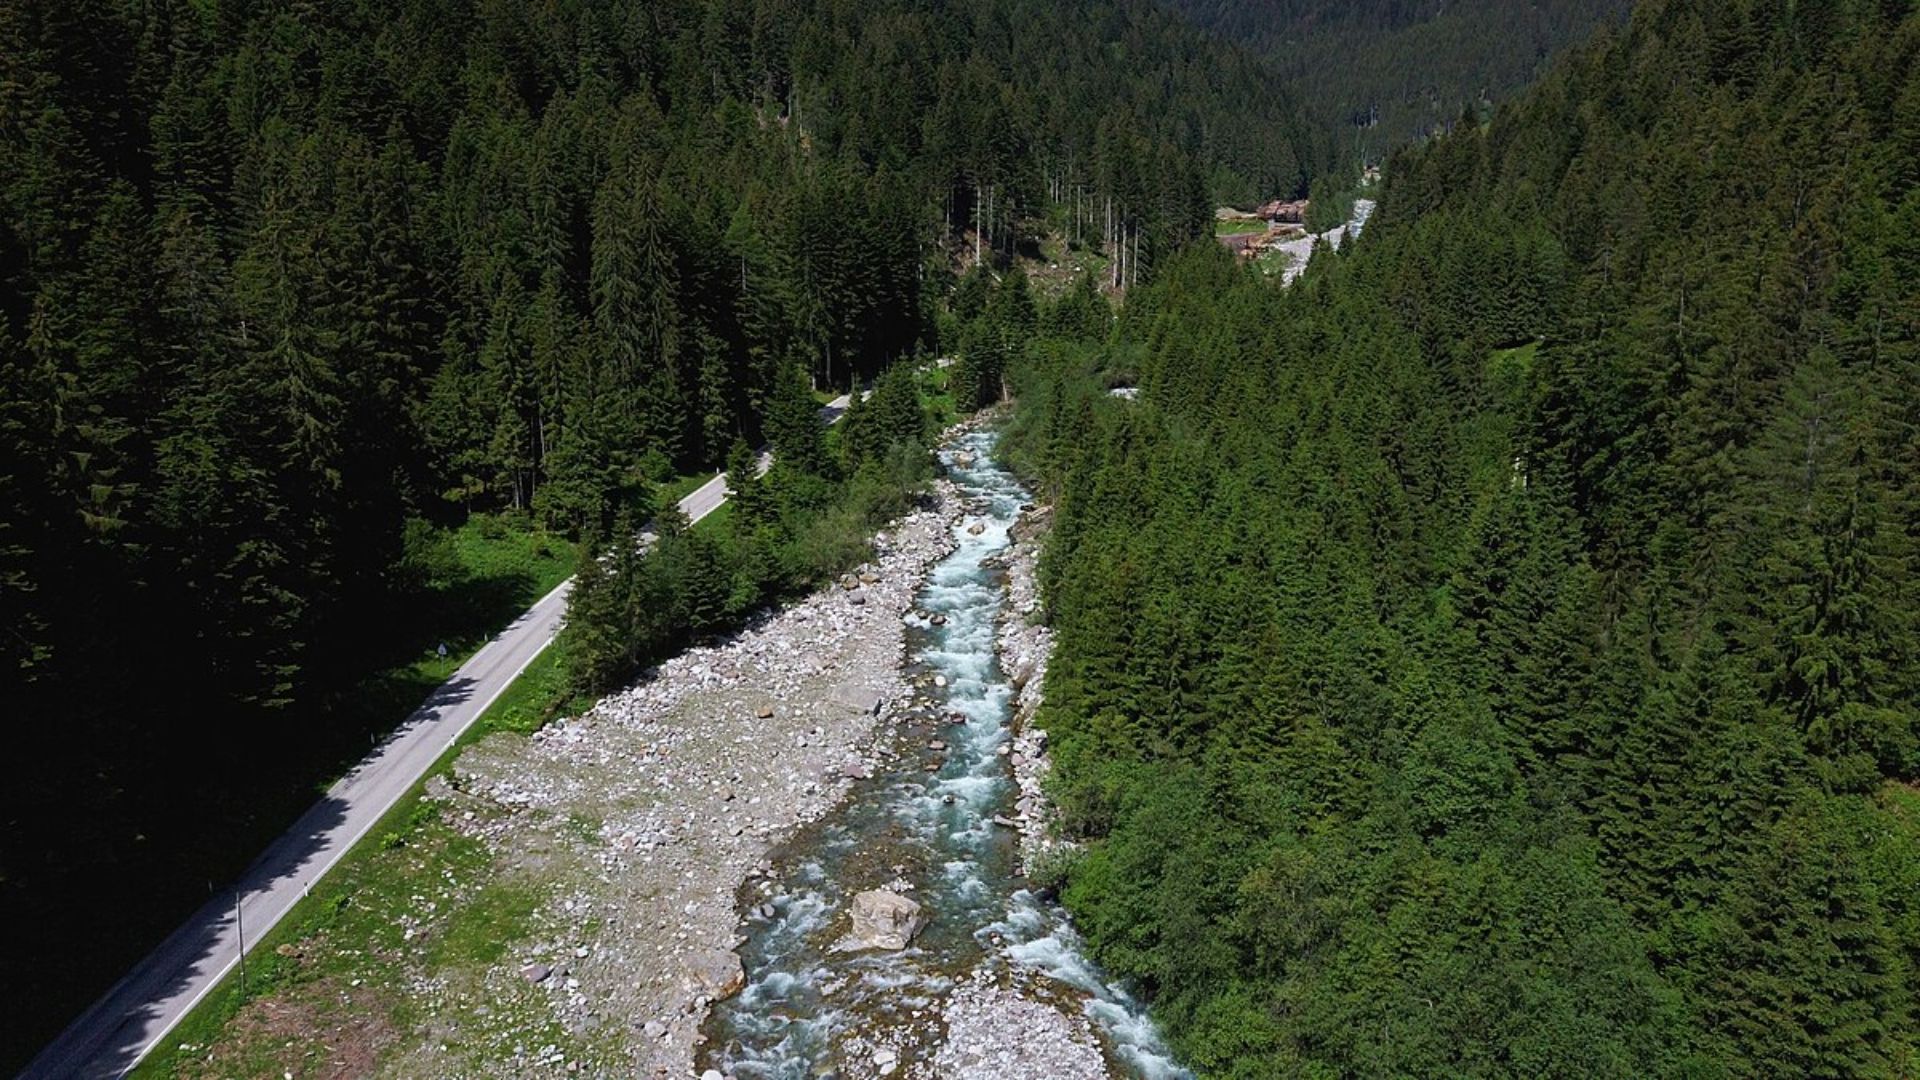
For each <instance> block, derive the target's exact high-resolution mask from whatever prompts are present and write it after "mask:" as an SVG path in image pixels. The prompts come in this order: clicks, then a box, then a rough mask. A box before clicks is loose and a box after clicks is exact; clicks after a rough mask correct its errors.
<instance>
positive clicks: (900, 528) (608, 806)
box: [387, 481, 959, 1077]
mask: <svg viewBox="0 0 1920 1080" xmlns="http://www.w3.org/2000/svg"><path fill="white" fill-rule="evenodd" d="M958 510H959V508H958V507H957V505H956V504H955V499H954V495H953V491H952V488H951V485H949V484H947V483H946V482H944V481H942V482H940V483H938V484H936V486H935V490H934V493H933V498H932V504H931V505H930V506H929V507H928V508H926V509H923V510H920V511H918V512H915V513H913V514H911V515H909V516H908V517H907V518H905V519H903V520H902V521H900V522H898V523H897V524H896V526H895V527H894V528H892V529H890V530H888V531H886V532H884V533H882V534H881V535H879V536H876V537H875V539H874V549H875V552H876V557H875V558H874V559H873V560H872V561H871V562H870V563H869V564H867V565H866V566H863V567H861V568H860V569H859V570H858V571H856V572H855V574H854V575H852V576H850V577H849V578H848V579H845V580H843V581H842V582H840V583H838V584H837V585H836V586H834V587H829V588H826V589H823V590H821V591H819V592H817V593H815V594H814V595H812V596H811V597H809V598H807V599H806V600H804V601H802V602H800V603H797V604H794V605H792V606H790V607H788V608H786V609H784V610H782V611H779V612H778V613H775V614H772V615H770V616H768V617H766V618H765V619H764V620H762V621H761V622H760V623H759V624H758V625H756V626H754V627H752V628H750V629H748V630H746V631H744V632H742V633H740V634H738V635H737V636H735V637H734V638H732V639H730V640H728V641H726V642H725V643H723V644H719V645H715V646H711V647H703V648H696V649H692V650H690V651H688V652H687V653H685V654H683V655H681V656H679V657H676V658H674V659H673V660H671V661H668V662H667V663H665V664H662V665H661V666H660V667H659V669H657V670H656V671H655V672H654V673H652V674H650V675H649V676H648V677H646V678H644V679H642V680H641V681H640V682H639V683H637V684H636V685H635V686H633V687H631V688H629V689H628V690H626V691H623V692H621V693H619V694H615V695H613V696H611V697H609V698H607V699H605V700H604V701H602V702H600V703H599V704H598V705H597V706H596V707H595V708H593V709H592V710H591V711H589V712H588V713H587V714H585V715H583V716H581V717H579V718H577V719H573V720H569V721H566V722H564V723H556V724H553V725H551V726H549V727H548V728H546V729H544V730H543V731H541V732H539V733H537V734H536V735H534V736H533V737H532V738H530V739H516V738H510V737H501V738H496V739H491V740H488V741H486V742H483V743H481V744H479V745H477V746H475V747H474V748H472V749H471V750H469V751H468V752H467V753H466V754H464V755H463V756H462V757H461V758H460V760H459V761H458V762H457V763H456V765H455V767H454V770H453V776H452V780H451V782H450V783H445V784H441V785H437V786H436V788H435V790H434V791H433V794H434V796H435V797H436V798H438V799H439V800H440V801H441V802H442V803H443V804H444V806H445V809H446V811H447V816H448V817H449V819H450V820H452V821H454V822H456V823H457V827H458V828H460V830H461V831H462V832H464V833H466V834H467V835H468V836H470V837H473V838H475V839H478V840H480V841H481V842H483V843H484V844H485V845H486V846H487V847H488V848H489V849H490V850H491V852H492V853H493V855H494V857H495V859H496V860H497V862H498V864H499V865H500V867H501V873H502V874H503V875H506V876H507V877H509V878H518V879H523V880H525V881H526V882H527V883H528V884H529V886H530V887H532V888H536V889H538V890H540V895H541V901H540V905H539V910H538V912H537V913H536V917H535V918H534V920H533V922H534V924H535V925H537V926H538V928H539V931H538V933H537V934H535V935H533V936H532V937H531V938H530V939H528V940H524V941H521V942H519V943H517V944H515V945H513V946H512V947H511V948H510V950H509V951H508V953H507V954H506V955H504V956H502V957H500V959H499V960H498V962H497V963H496V964H494V965H493V966H492V968H491V969H490V970H487V971H485V972H484V973H482V974H481V975H480V976H479V977H477V978H469V979H461V980H457V981H455V982H452V983H447V982H437V983H436V982H427V983H423V985H420V986H416V987H413V988H412V996H413V997H414V998H415V999H416V1000H417V1001H418V1003H419V1004H420V1006H421V1008H422V1009H423V1011H425V1012H426V1013H427V1014H428V1019H427V1020H426V1022H425V1023H424V1024H423V1027H424V1028H425V1029H426V1030H428V1031H430V1032H431V1035H430V1037H429V1038H427V1039H425V1040H422V1041H420V1042H419V1044H418V1045H416V1046H415V1047H413V1048H412V1049H411V1050H410V1051H409V1052H408V1053H407V1054H406V1055H405V1056H403V1057H402V1058H400V1059H399V1060H396V1061H394V1062H392V1064H391V1067H390V1068H389V1069H388V1070H387V1071H388V1072H389V1073H390V1074H391V1075H397V1076H398V1075H405V1076H449V1075H461V1076H473V1075H493V1076H532V1075H568V1074H584V1075H607V1074H611V1073H618V1074H621V1075H639V1076H674V1077H681V1076H686V1075H688V1074H689V1069H690V1062H691V1061H692V1058H693V1053H694V1048H695V1046H696V1041H697V1040H698V1039H699V1037H700V1035H699V1028H700V1023H701V1021H702V1019H703V1018H704V1016H705V1013H706V1009H707V1006H708V1004H709V1003H710V1001H711V1000H713V999H714V998H717V997H720V996H724V995H726V994H728V993H731V992H733V991H734V990H736V989H738V987H739V985H740V981H741V978H742V974H741V968H740V962H739V960H738V958H737V956H736V955H735V953H734V951H733V950H734V949H735V948H736V947H737V946H738V944H739V940H738V938H737V937H736V936H735V935H736V933H737V931H738V927H739V917H738V913H737V912H736V910H735V902H734V901H735V895H736V890H737V888H738V886H739V885H740V884H741V883H742V882H743V881H746V880H750V879H751V878H752V877H753V876H754V875H755V874H756V873H762V872H764V871H765V869H766V867H767V862H766V859H767V855H768V853H769V851H771V850H772V848H773V847H774V846H775V845H776V844H778V843H779V842H780V841H781V840H782V839H784V838H785V837H786V836H788V835H789V834H790V833H791V832H792V831H793V830H794V829H795V828H796V827H797V826H799V825H800V824H802V823H804V822H807V821H810V820H813V819H815V818H817V817H819V816H820V815H821V814H823V813H824V812H825V811H826V810H827V809H828V808H830V807H831V806H832V805H833V804H834V803H835V802H837V801H838V800H839V799H840V798H841V797H842V795H843V794H844V791H845V789H846V787H847V785H848V783H849V782H850V780H851V779H852V778H854V777H858V776H863V775H866V774H868V773H869V772H870V771H871V770H872V769H874V768H875V767H876V765H878V764H880V763H881V761H883V760H884V759H885V757H886V756H887V755H888V754H889V753H890V751H889V750H888V749H887V744H888V743H889V742H890V740H889V739H888V738H887V737H886V735H885V733H884V725H885V723H886V721H887V719H888V718H889V716H890V714H891V712H892V710H893V708H894V707H895V706H896V705H897V704H899V703H900V702H901V701H902V700H903V699H904V697H905V695H906V694H907V692H908V687H907V686H906V684H905V682H904V680H903V679H902V677H901V675H900V664H901V660H902V651H903V647H904V646H903V640H904V639H903V635H902V617H903V615H904V614H905V613H906V611H907V610H908V607H909V604H910V602H911V601H912V599H913V596H914V593H915V591H916V590H917V589H918V588H919V587H920V584H921V581H922V579H923V577H924V575H925V573H926V571H927V568H928V567H929V566H930V565H931V564H932V563H933V562H934V561H936V560H937V559H939V558H940V557H941V556H943V555H944V554H946V552H947V551H949V550H950V549H951V547H952V543H953V541H952V535H951V528H950V522H951V521H952V519H953V516H954V515H955V514H956V513H957V512H958ZM543 1014H544V1015H543ZM543 1029H544V1030H547V1031H553V1030H555V1029H557V1030H558V1032H559V1034H558V1036H556V1037H553V1038H541V1039H534V1038H528V1037H526V1033H528V1032H532V1031H540V1030H543Z"/></svg>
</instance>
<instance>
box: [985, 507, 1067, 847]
mask: <svg viewBox="0 0 1920 1080" xmlns="http://www.w3.org/2000/svg"><path fill="white" fill-rule="evenodd" d="M1052 526H1053V515H1052V508H1051V507H1047V506H1030V507H1029V508H1026V509H1024V510H1023V512H1022V513H1021V515H1020V520H1019V521H1018V522H1017V523H1015V525H1014V527H1013V532H1012V539H1013V546H1012V547H1010V548H1009V549H1007V552H1006V554H1005V555H1004V556H1002V560H1003V565H1004V568H1005V572H1006V575H1007V603H1006V607H1005V608H1004V609H1003V610H1002V611H1001V613H1000V627H999V642H998V644H999V648H1000V664H1001V667H1002V668H1003V669H1004V670H1005V671H1006V672H1007V675H1008V679H1009V680H1010V682H1011V683H1012V685H1013V691H1014V695H1013V721H1012V729H1013V741H1012V743H1011V744H1010V746H1011V749H1010V751H1009V758H1010V759H1011V763H1012V765H1013V778H1014V781H1015V782H1016V783H1017V784H1018V785H1019V787H1020V794H1019V796H1018V798H1017V800H1016V802H1015V804H1014V805H1015V807H1016V809H1017V810H1018V813H1017V814H1015V816H1014V821H1015V823H1016V824H1017V825H1018V826H1019V829H1020V862H1021V868H1022V870H1023V871H1025V872H1027V873H1032V872H1033V870H1034V869H1035V867H1036V866H1038V865H1040V864H1041V863H1042V862H1044V861H1045V859H1046V858H1047V857H1048V855H1049V854H1050V853H1051V852H1053V851H1054V850H1055V849H1057V848H1059V847H1060V846H1061V843H1062V842H1061V841H1060V840H1059V839H1058V838H1057V837H1056V836H1055V835H1054V833H1053V827H1052V815H1051V812H1050V811H1051V805H1050V804H1049V803H1048V802H1047V799H1046V795H1045V793H1044V792H1042V790H1041V785H1042V784H1044V783H1045V781H1046V778H1047V772H1048V771H1049V769H1050V768H1051V764H1050V763H1049V761H1048V760H1047V733H1046V731H1045V730H1044V729H1043V728H1041V727H1040V726H1039V725H1038V724H1036V723H1035V722H1034V718H1035V715H1036V714H1037V713H1038V712H1039V709H1040V702H1041V698H1042V693H1043V688H1044V686H1045V684H1046V681H1047V661H1048V659H1049V658H1050V657H1051V656H1052V655H1053V631H1052V630H1051V629H1049V628H1048V627H1047V626H1046V625H1044V624H1043V623H1041V622H1040V581H1039V574H1038V570H1039V562H1040V547H1041V544H1042V542H1043V541H1044V540H1045V538H1046V535H1047V532H1048V531H1049V530H1050V529H1051V528H1052Z"/></svg>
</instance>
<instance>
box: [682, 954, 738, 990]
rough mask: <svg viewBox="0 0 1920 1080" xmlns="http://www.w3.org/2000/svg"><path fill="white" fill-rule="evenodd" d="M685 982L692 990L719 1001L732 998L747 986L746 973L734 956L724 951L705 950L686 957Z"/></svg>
mask: <svg viewBox="0 0 1920 1080" xmlns="http://www.w3.org/2000/svg"><path fill="white" fill-rule="evenodd" d="M686 981H687V983H688V985H689V986H690V987H691V988H692V989H693V990H695V991H697V992H699V993H700V994H702V995H704V996H705V997H707V998H710V999H711V1000H714V1001H719V1000H722V999H724V998H730V997H732V996H733V995H735V994H737V993H739V992H740V991H741V989H742V988H744V987H745V986H746V985H747V971H746V969H745V968H744V967H742V966H741V964H740V957H738V956H736V955H735V954H733V953H731V952H728V951H727V950H725V949H707V950H704V951H701V952H696V953H694V954H693V955H691V956H689V957H687V978H686Z"/></svg>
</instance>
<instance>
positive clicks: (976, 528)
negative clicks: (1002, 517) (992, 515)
mask: <svg viewBox="0 0 1920 1080" xmlns="http://www.w3.org/2000/svg"><path fill="white" fill-rule="evenodd" d="M986 531H987V523H986V522H984V521H976V522H974V523H973V524H971V525H969V526H967V535H968V536H979V535H980V534H981V533H983V532H986Z"/></svg>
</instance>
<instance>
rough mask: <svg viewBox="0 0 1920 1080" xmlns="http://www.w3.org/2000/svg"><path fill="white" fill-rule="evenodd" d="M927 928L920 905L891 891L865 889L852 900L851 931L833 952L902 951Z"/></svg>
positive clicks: (925, 918)
mask: <svg viewBox="0 0 1920 1080" xmlns="http://www.w3.org/2000/svg"><path fill="white" fill-rule="evenodd" d="M926 924H927V917H926V916H925V915H924V914H922V913H921V911H920V905H919V904H916V903H914V902H913V901H912V900H909V899H907V898H906V897H904V896H901V895H900V894H899V893H897V892H894V891H892V890H891V889H868V890H867V891H866V892H863V893H858V894H856V895H855V896H854V898H853V930H852V932H851V933H849V934H848V935H847V936H846V937H844V938H841V939H840V941H839V942H838V943H837V944H835V945H834V950H835V951H836V952H850V951H854V950H858V949H904V948H906V947H907V943H908V942H911V941H912V940H913V936H914V935H915V934H918V933H919V932H920V928H921V927H923V926H925V925H926Z"/></svg>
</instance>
